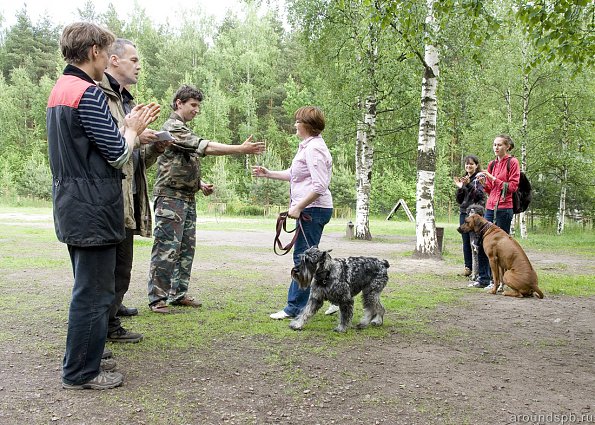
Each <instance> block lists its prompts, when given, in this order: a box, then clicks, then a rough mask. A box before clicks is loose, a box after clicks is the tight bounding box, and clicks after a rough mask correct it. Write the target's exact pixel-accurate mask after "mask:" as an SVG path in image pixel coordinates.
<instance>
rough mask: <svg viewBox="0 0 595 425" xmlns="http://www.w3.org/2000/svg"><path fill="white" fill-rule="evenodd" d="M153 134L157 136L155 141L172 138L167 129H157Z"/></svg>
mask: <svg viewBox="0 0 595 425" xmlns="http://www.w3.org/2000/svg"><path fill="white" fill-rule="evenodd" d="M155 136H157V140H156V141H158V142H161V141H169V140H174V138H173V137H172V136H171V133H170V132H169V131H158V132H157V133H155Z"/></svg>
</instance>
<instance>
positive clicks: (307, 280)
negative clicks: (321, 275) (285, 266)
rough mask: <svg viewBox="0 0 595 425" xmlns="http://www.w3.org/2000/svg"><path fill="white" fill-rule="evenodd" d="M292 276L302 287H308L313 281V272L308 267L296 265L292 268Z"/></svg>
mask: <svg viewBox="0 0 595 425" xmlns="http://www.w3.org/2000/svg"><path fill="white" fill-rule="evenodd" d="M291 277H292V278H293V279H295V281H296V282H297V283H298V286H299V287H300V289H308V288H309V287H310V284H311V283H312V277H313V274H312V272H311V271H310V270H308V268H306V267H302V266H299V267H294V268H293V269H291Z"/></svg>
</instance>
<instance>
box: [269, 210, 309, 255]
mask: <svg viewBox="0 0 595 425" xmlns="http://www.w3.org/2000/svg"><path fill="white" fill-rule="evenodd" d="M287 213H288V211H285V212H282V213H280V214H279V217H277V225H276V230H277V234H276V235H275V240H274V241H273V251H275V254H277V255H285V254H287V253H288V252H289V251H291V248H293V245H295V241H297V238H298V236H299V233H298V232H296V230H297V229H298V228H299V229H300V231H301V232H302V235H304V239H305V240H306V245H308V238H306V233H305V232H304V228H303V227H302V220H303V221H311V220H312V217H310V215H309V214H305V213H302V214H300V218H298V219H297V220H296V223H295V229H293V230H287V218H288V216H287ZM281 232H285V233H294V232H295V233H294V235H293V238H292V239H291V241H290V242H289V243H288V244H287V245H285V246H283V244H282V243H281V239H280V236H281ZM308 247H309V245H308ZM277 248H278V249H279V250H281V251H283V252H282V253H281V254H279V252H277Z"/></svg>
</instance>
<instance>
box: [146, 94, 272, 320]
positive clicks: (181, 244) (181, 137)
mask: <svg viewBox="0 0 595 425" xmlns="http://www.w3.org/2000/svg"><path fill="white" fill-rule="evenodd" d="M202 99H203V94H202V92H201V91H200V90H197V89H195V88H194V87H191V86H187V85H183V86H182V87H180V88H179V89H178V91H177V92H176V94H175V95H174V98H173V103H172V108H173V110H174V111H173V113H172V114H171V116H170V117H169V119H168V120H167V121H166V122H165V124H163V130H166V131H168V132H169V133H170V134H171V136H172V137H173V139H174V141H173V144H172V145H171V146H169V147H168V148H167V149H166V150H165V153H164V154H163V155H161V156H160V157H159V159H158V160H157V165H158V170H157V179H156V182H155V187H154V189H153V195H154V196H155V204H154V210H155V229H154V232H153V235H154V237H155V240H154V243H153V250H152V252H151V266H150V270H149V283H148V291H149V307H150V308H151V310H152V311H153V312H155V313H169V308H168V307H167V303H168V302H169V304H172V305H182V306H190V307H199V306H200V305H201V303H200V302H199V301H196V300H194V299H193V298H192V297H190V296H188V295H187V292H188V285H189V282H190V273H191V270H192V262H193V260H194V250H195V245H196V200H195V194H196V192H198V191H199V190H201V191H202V192H203V194H204V195H210V194H211V193H212V192H213V185H211V184H206V183H204V182H202V181H201V175H200V158H201V157H204V156H207V155H232V154H258V153H261V152H263V151H264V143H262V142H252V136H250V137H248V139H246V140H245V141H244V143H242V144H241V145H229V144H223V143H217V142H213V141H210V140H206V139H203V138H201V137H198V136H197V135H196V134H194V133H193V132H192V130H190V128H189V127H188V126H187V125H186V124H187V123H188V122H189V121H191V120H192V119H193V118H194V117H195V116H196V115H197V114H198V113H199V111H200V103H201V102H202Z"/></svg>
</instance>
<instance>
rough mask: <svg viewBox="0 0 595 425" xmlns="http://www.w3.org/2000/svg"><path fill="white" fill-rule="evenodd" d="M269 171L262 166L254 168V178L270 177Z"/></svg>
mask: <svg viewBox="0 0 595 425" xmlns="http://www.w3.org/2000/svg"><path fill="white" fill-rule="evenodd" d="M268 175H269V170H267V169H266V168H264V167H263V166H261V165H253V166H252V177H268Z"/></svg>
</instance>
